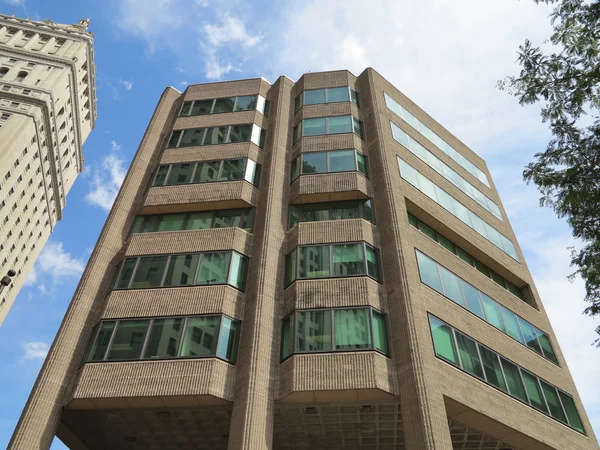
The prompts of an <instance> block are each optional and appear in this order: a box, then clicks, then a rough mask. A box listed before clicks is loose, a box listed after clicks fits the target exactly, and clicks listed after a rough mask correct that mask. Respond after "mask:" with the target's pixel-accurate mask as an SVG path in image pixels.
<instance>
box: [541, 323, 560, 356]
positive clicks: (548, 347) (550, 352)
mask: <svg viewBox="0 0 600 450" xmlns="http://www.w3.org/2000/svg"><path fill="white" fill-rule="evenodd" d="M536 333H537V335H538V341H539V343H540V345H541V346H542V350H543V351H544V356H545V357H546V358H548V359H549V360H550V361H553V362H554V363H555V364H558V358H557V357H556V353H554V349H553V348H552V342H550V337H549V336H548V335H547V334H546V333H544V332H543V331H540V330H538V329H537V328H536Z"/></svg>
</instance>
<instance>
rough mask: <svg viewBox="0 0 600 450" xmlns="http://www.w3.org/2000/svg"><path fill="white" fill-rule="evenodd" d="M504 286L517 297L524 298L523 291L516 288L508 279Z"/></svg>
mask: <svg viewBox="0 0 600 450" xmlns="http://www.w3.org/2000/svg"><path fill="white" fill-rule="evenodd" d="M506 288H507V289H508V290H509V292H510V293H511V294H513V295H515V296H517V297H519V298H520V299H521V300H525V299H524V298H523V292H522V291H521V289H520V288H518V287H517V286H515V285H514V284H512V283H511V282H509V281H506Z"/></svg>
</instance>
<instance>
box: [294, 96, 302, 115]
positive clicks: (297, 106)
mask: <svg viewBox="0 0 600 450" xmlns="http://www.w3.org/2000/svg"><path fill="white" fill-rule="evenodd" d="M301 107H302V94H300V95H299V96H298V97H296V100H295V101H294V110H295V111H298V110H299V109H300V108H301Z"/></svg>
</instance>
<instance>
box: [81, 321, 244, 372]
mask: <svg viewBox="0 0 600 450" xmlns="http://www.w3.org/2000/svg"><path fill="white" fill-rule="evenodd" d="M238 340H239V322H238V321H236V320H233V319H231V318H229V317H227V316H223V315H216V316H190V317H168V318H154V319H127V320H103V321H102V322H100V324H99V326H98V327H97V329H96V331H95V333H94V337H93V338H92V342H91V344H90V346H89V348H88V351H87V353H86V361H87V362H93V361H123V360H140V359H142V360H144V359H145V360H150V359H169V358H186V357H187V358H201V357H217V358H220V359H223V360H225V361H227V362H230V363H235V359H236V357H237V346H238Z"/></svg>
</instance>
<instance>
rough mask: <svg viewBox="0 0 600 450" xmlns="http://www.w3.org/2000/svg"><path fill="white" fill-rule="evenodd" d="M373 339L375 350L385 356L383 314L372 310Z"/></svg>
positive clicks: (385, 338)
mask: <svg viewBox="0 0 600 450" xmlns="http://www.w3.org/2000/svg"><path fill="white" fill-rule="evenodd" d="M373 338H374V339H375V348H376V349H377V350H379V351H380V352H382V353H385V354H386V355H387V353H388V344H387V333H386V332H385V318H384V316H383V314H381V313H379V312H377V311H374V310H373Z"/></svg>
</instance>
